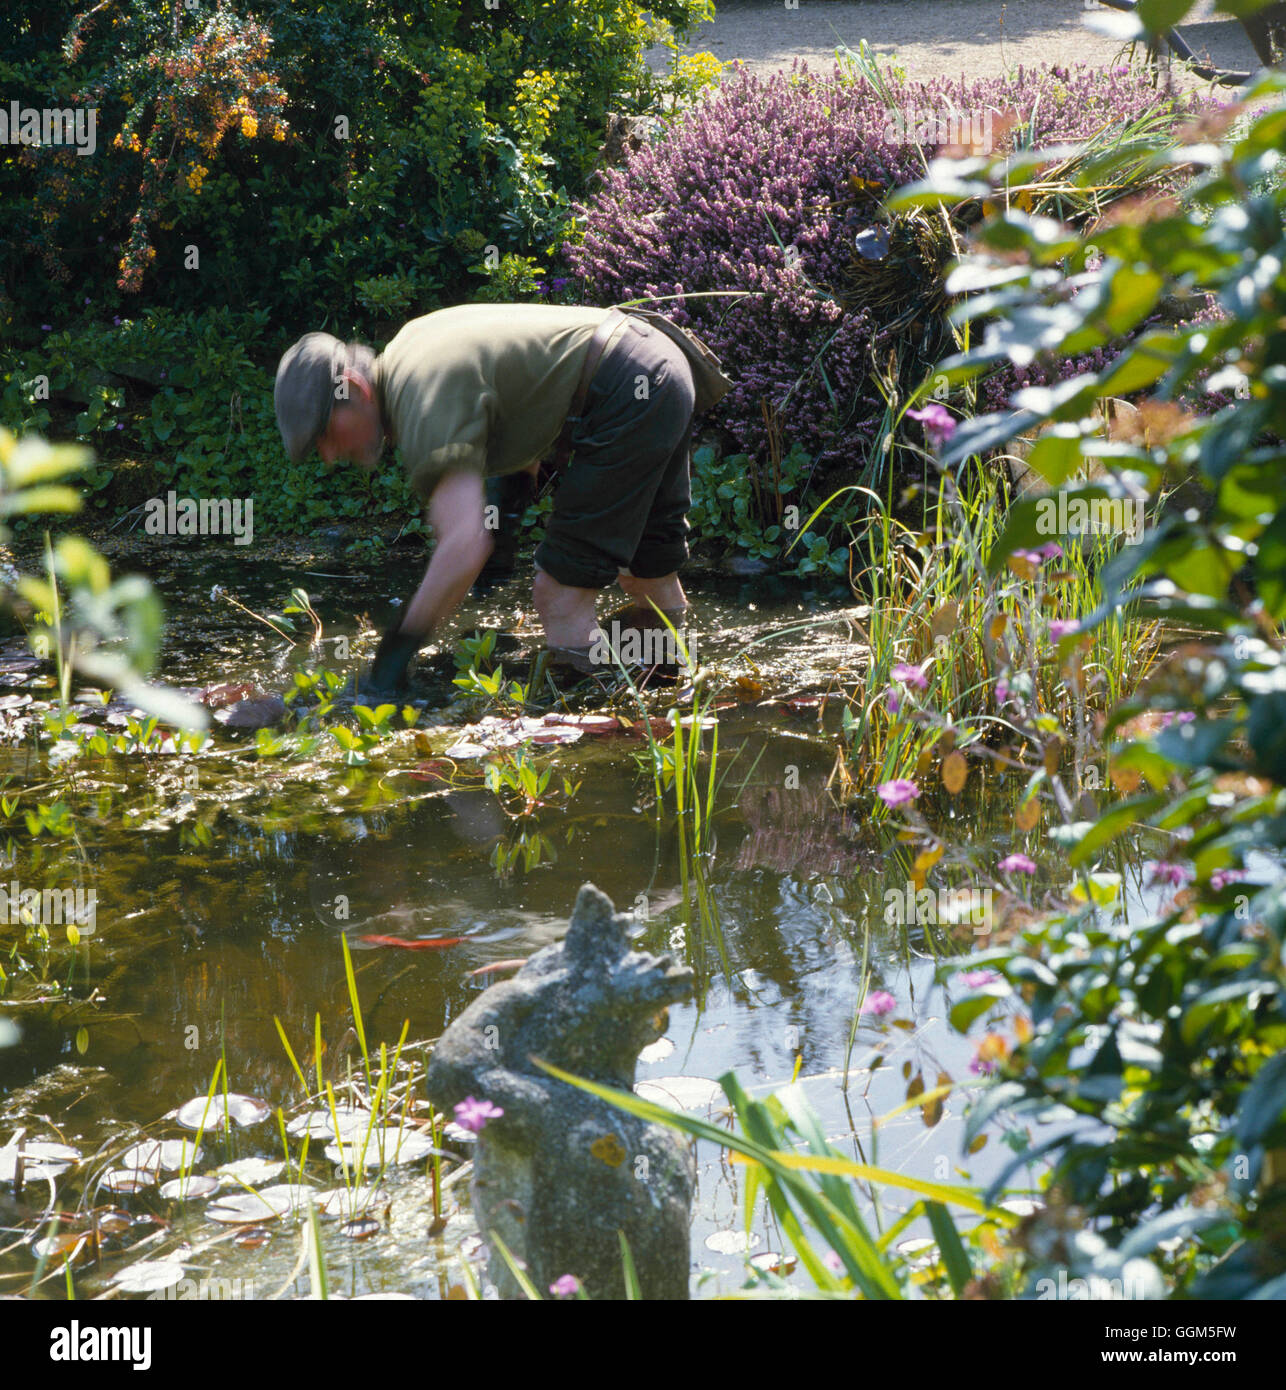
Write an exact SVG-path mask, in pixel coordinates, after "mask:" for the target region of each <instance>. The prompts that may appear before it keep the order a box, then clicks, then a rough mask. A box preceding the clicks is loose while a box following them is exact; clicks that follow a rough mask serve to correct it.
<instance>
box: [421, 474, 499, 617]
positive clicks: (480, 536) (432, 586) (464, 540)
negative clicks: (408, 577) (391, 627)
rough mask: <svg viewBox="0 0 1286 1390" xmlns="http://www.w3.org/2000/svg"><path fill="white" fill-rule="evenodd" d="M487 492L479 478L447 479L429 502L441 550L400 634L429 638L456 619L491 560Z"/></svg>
mask: <svg viewBox="0 0 1286 1390" xmlns="http://www.w3.org/2000/svg"><path fill="white" fill-rule="evenodd" d="M484 502H485V486H484V483H483V479H482V476H481V475H480V474H477V473H464V472H455V473H447V474H445V475H444V476H443V478H442V481H441V482H440V483H438V485H437V486H436V487H435V488H434V489H433V492H432V494H431V496H430V497H429V522H430V524H431V525H432V527H433V532H434V535H435V536H436V537H437V548H436V549H435V550H434V552H433V556H432V558H431V559H430V561H429V565H428V568H427V569H426V570H425V571H424V578H423V579H422V580H421V581H420V587H419V588H418V589H417V590H416V591H415V597H414V598H413V599H412V600H411V602H410V603H409V604H408V605H407V609H406V613H405V614H404V615H403V618H402V623H401V626H400V628H399V631H401V632H404V633H410V634H425V635H426V636H427V634H428V633H429V632H431V631H432V630H433V629H434V628H435V627H436V626H437V625H438V624H439V623H441V622H443V621H444V620H445V619H446V618H448V617H450V616H451V614H452V613H453V612H454V611H455V609H456V606H457V605H458V604H459V602H460V600H461V599H462V598H463V597H464V596H465V594H467V593H468V592H469V588H470V586H471V585H472V584H473V581H474V580H475V579H476V578H477V577H478V572H479V570H481V569H482V567H483V565H485V564H486V562H487V556H488V555H490V554H491V547H492V544H493V542H492V538H491V536H490V535H489V534H488V532H487V530H486V528H485V526H484V525H483V506H484Z"/></svg>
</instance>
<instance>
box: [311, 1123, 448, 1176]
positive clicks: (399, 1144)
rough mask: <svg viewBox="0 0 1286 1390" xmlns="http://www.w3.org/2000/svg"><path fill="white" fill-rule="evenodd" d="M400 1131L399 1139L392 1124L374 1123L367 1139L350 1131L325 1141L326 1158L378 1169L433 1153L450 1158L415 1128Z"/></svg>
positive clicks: (334, 1161)
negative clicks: (381, 1125) (382, 1125)
mask: <svg viewBox="0 0 1286 1390" xmlns="http://www.w3.org/2000/svg"><path fill="white" fill-rule="evenodd" d="M400 1133H401V1138H400V1140H399V1137H398V1136H399V1131H398V1129H397V1127H396V1126H395V1125H389V1126H387V1127H380V1126H376V1128H374V1129H372V1130H371V1132H370V1136H369V1138H368V1137H367V1136H366V1135H365V1134H353V1135H351V1136H349V1137H347V1138H344V1139H341V1140H337V1141H336V1142H335V1143H332V1144H327V1146H326V1157H327V1158H329V1159H330V1160H331V1162H332V1163H339V1162H341V1161H343V1162H346V1163H347V1164H348V1165H349V1167H352V1166H354V1165H355V1164H356V1163H358V1162H359V1161H361V1162H363V1166H364V1167H366V1168H379V1167H382V1166H383V1165H384V1164H386V1163H416V1162H418V1161H419V1160H421V1159H424V1158H428V1157H430V1156H431V1155H433V1154H437V1155H438V1156H439V1157H442V1158H446V1157H449V1155H448V1154H447V1153H446V1152H445V1151H444V1150H442V1149H437V1148H434V1146H433V1144H432V1143H431V1142H430V1141H429V1139H428V1138H427V1137H426V1136H425V1135H423V1134H419V1133H417V1132H416V1131H415V1130H402V1131H401V1132H400ZM341 1150H342V1152H341ZM363 1150H365V1159H364V1160H363V1158H362V1154H363Z"/></svg>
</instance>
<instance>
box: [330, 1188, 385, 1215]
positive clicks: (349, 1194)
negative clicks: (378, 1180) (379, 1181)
mask: <svg viewBox="0 0 1286 1390" xmlns="http://www.w3.org/2000/svg"><path fill="white" fill-rule="evenodd" d="M391 1200H392V1199H391V1198H390V1197H389V1194H388V1193H387V1192H386V1191H385V1190H384V1189H383V1188H380V1187H352V1188H349V1187H334V1188H332V1189H331V1190H330V1191H329V1192H323V1193H322V1194H321V1196H320V1197H318V1198H317V1211H318V1214H319V1215H321V1216H322V1217H324V1218H325V1219H326V1220H328V1221H337V1220H339V1219H340V1218H347V1219H349V1220H353V1219H355V1218H357V1217H359V1216H366V1215H369V1214H370V1213H371V1212H385V1211H387V1210H388V1208H389V1203H390V1202H391Z"/></svg>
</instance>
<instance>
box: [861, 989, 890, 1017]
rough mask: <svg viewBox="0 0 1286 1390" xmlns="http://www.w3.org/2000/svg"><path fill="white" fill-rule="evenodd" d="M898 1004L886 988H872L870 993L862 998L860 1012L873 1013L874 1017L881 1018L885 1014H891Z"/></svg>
mask: <svg viewBox="0 0 1286 1390" xmlns="http://www.w3.org/2000/svg"><path fill="white" fill-rule="evenodd" d="M897 1006H898V1001H897V1000H896V999H894V997H893V996H892V995H891V994H890V993H889V992H888V990H887V989H873V990H872V991H871V992H870V994H868V995H867V996H866V998H865V999H863V1000H862V1009H861V1012H862V1013H864V1014H874V1015H875V1017H876V1018H881V1017H883V1015H885V1014H891V1013H892V1012H893V1010H894V1009H896V1008H897Z"/></svg>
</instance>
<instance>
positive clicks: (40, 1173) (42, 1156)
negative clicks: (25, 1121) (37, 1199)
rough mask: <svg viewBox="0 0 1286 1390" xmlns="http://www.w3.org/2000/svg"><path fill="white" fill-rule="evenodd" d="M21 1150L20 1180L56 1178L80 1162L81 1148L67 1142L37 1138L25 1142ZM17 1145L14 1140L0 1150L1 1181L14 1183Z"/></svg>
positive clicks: (40, 1180)
mask: <svg viewBox="0 0 1286 1390" xmlns="http://www.w3.org/2000/svg"><path fill="white" fill-rule="evenodd" d="M21 1153H22V1180H23V1182H43V1181H45V1180H46V1179H47V1178H56V1177H58V1175H59V1174H60V1173H65V1172H66V1171H67V1169H68V1168H70V1167H72V1166H73V1165H74V1164H76V1163H79V1162H80V1150H79V1149H73V1148H72V1147H71V1145H70V1144H55V1143H53V1142H52V1141H48V1140H44V1139H36V1140H33V1141H32V1142H30V1143H28V1144H24V1145H23V1146H22V1149H21ZM18 1154H19V1146H18V1145H17V1144H14V1143H10V1144H8V1145H6V1146H5V1147H4V1148H3V1149H0V1182H13V1180H14V1178H15V1177H16V1176H17V1173H18Z"/></svg>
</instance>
